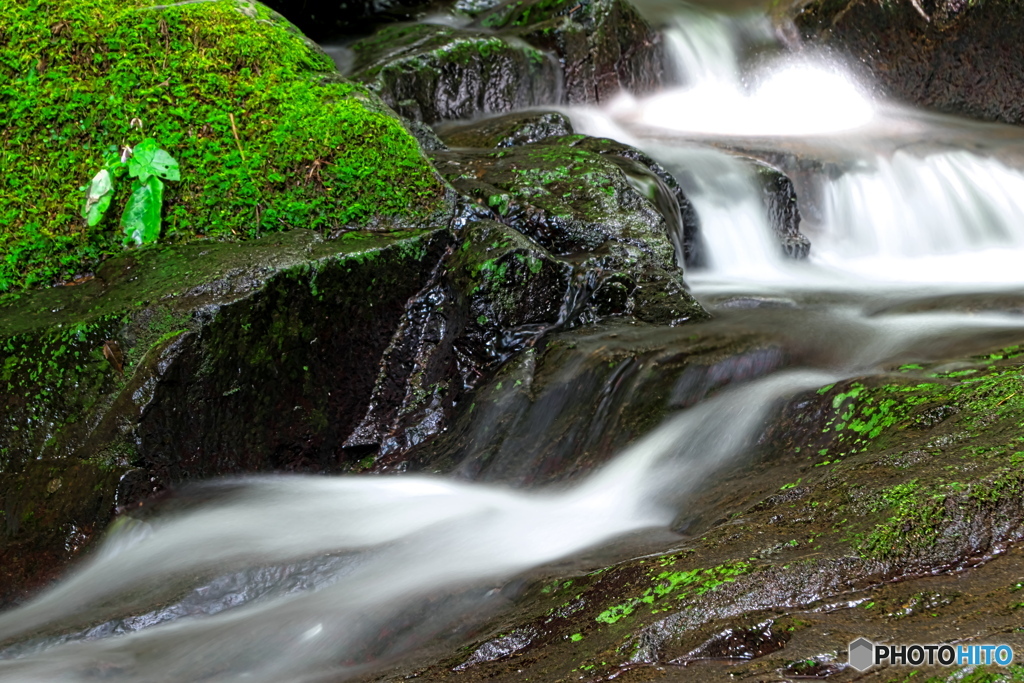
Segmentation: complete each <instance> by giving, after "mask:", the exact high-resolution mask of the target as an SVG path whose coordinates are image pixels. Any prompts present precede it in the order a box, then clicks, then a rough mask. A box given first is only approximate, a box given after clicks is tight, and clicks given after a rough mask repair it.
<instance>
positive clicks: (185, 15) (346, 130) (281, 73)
mask: <svg viewBox="0 0 1024 683" xmlns="http://www.w3.org/2000/svg"><path fill="white" fill-rule="evenodd" d="M0 108H2V109H3V110H4V112H5V114H6V116H5V119H4V125H3V129H2V132H0V143H2V144H0V167H2V168H3V169H4V172H3V174H2V176H0V225H3V230H2V231H0V254H2V256H3V258H2V259H0V290H7V289H11V288H18V287H21V286H25V285H34V284H40V283H51V282H54V281H60V280H63V279H70V278H72V277H74V276H76V275H80V274H83V273H86V272H88V271H90V270H92V269H93V268H94V267H95V266H96V264H97V263H98V262H99V261H100V260H101V259H103V258H105V257H107V256H110V255H113V254H118V253H120V252H121V250H122V247H121V240H122V234H121V229H120V228H119V226H118V217H119V216H120V214H121V211H122V209H123V208H124V206H125V203H126V202H127V199H128V194H129V192H128V187H127V182H122V183H121V186H120V187H118V188H117V191H116V192H115V194H114V196H113V203H112V206H111V208H110V210H109V211H108V214H107V217H106V218H105V219H104V220H103V221H102V222H100V223H99V224H98V225H96V226H95V227H87V225H86V222H85V220H84V219H83V218H82V217H81V215H80V210H81V206H82V204H83V200H84V193H83V191H82V190H81V188H82V187H83V186H84V185H86V184H87V183H88V181H89V179H90V178H91V177H92V176H93V175H94V174H95V173H96V172H97V171H98V170H99V169H100V168H101V167H102V166H103V164H104V163H105V159H106V158H107V156H108V155H110V154H111V153H120V152H121V150H122V149H124V148H126V147H131V146H133V145H135V144H136V143H138V142H140V141H141V140H143V139H144V138H147V137H152V138H155V139H156V141H157V142H158V144H159V145H160V146H162V147H163V148H165V149H166V150H167V151H168V152H170V154H171V155H172V156H173V157H175V158H176V159H177V160H178V162H179V163H180V166H181V180H180V182H170V183H168V184H167V189H166V193H165V195H164V209H163V230H162V234H161V237H160V239H161V241H162V242H164V243H182V242H187V241H188V240H190V239H193V238H195V237H199V236H203V237H207V238H214V239H236V238H245V237H257V236H260V235H264V234H267V233H272V232H277V231H281V230H286V229H290V228H296V227H301V228H315V229H321V230H328V231H332V230H344V229H351V228H353V227H360V228H368V229H373V228H375V227H383V228H384V229H392V228H393V227H394V226H395V225H396V224H397V222H399V221H400V222H401V223H402V224H404V225H408V226H410V227H417V226H419V227H422V226H424V225H429V224H432V223H434V222H436V221H437V220H438V219H441V218H443V216H445V215H450V213H451V203H450V201H449V200H450V197H448V196H447V195H446V192H445V187H444V183H443V182H442V181H441V179H440V178H438V176H437V175H436V174H435V173H434V172H433V169H432V168H431V167H430V164H429V162H428V161H427V160H426V159H425V158H424V157H423V155H422V153H421V151H420V147H419V145H418V144H417V142H416V140H415V139H414V138H413V137H412V136H410V135H409V134H408V133H407V132H406V130H405V129H404V128H403V127H402V125H401V123H400V122H399V121H398V120H397V119H396V118H395V117H394V116H393V115H392V114H391V113H390V112H389V111H388V110H387V108H386V107H385V106H384V105H383V104H382V103H381V102H380V100H378V99H377V98H376V97H375V96H374V95H372V94H370V93H369V92H367V91H366V90H365V89H363V88H361V87H360V86H357V85H354V84H352V83H349V82H347V81H345V80H343V79H341V78H340V77H339V76H338V75H337V74H336V72H335V71H334V66H333V64H332V62H331V60H330V59H329V58H328V57H327V56H326V55H325V54H324V53H323V52H322V51H321V50H319V48H317V47H316V46H315V45H313V44H312V43H310V42H309V41H308V40H307V39H306V38H304V37H303V36H302V35H301V34H300V33H299V32H298V31H297V30H296V29H295V28H294V27H293V26H291V25H290V24H289V23H288V22H286V21H285V20H284V19H283V18H282V17H280V16H279V15H276V14H275V13H273V12H271V11H270V10H269V9H267V8H266V7H264V6H262V5H260V4H258V3H249V2H244V1H242V0H214V1H210V2H198V3H172V4H168V5H153V4H152V3H148V2H142V0H130V1H129V2H120V1H117V2H115V1H114V0H89V1H88V2H78V1H77V0H55V1H54V2H39V1H37V0H15V1H13V2H6V3H4V4H3V6H2V7H0Z"/></svg>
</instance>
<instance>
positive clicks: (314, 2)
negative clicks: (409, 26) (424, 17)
mask: <svg viewBox="0 0 1024 683" xmlns="http://www.w3.org/2000/svg"><path fill="white" fill-rule="evenodd" d="M263 4H265V5H267V6H268V7H270V8H271V9H273V10H275V11H277V12H280V13H281V14H282V15H283V16H285V17H286V18H287V19H288V20H289V21H290V22H292V23H293V24H295V25H296V26H297V27H299V29H301V30H302V32H303V33H305V34H306V35H307V36H309V37H310V38H312V39H313V40H316V41H319V42H324V41H330V40H333V39H337V38H339V37H341V36H348V35H366V34H369V33H371V32H373V30H374V29H375V28H376V27H377V26H379V25H380V24H386V23H391V22H395V21H409V20H410V19H412V18H414V17H415V16H416V14H417V13H418V12H419V11H421V10H424V9H427V8H429V7H430V5H431V4H432V3H431V2H430V0H265V2H264V3H263Z"/></svg>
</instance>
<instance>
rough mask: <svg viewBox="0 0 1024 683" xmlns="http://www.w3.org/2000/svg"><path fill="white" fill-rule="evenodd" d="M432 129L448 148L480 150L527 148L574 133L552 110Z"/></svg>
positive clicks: (518, 113)
mask: <svg viewBox="0 0 1024 683" xmlns="http://www.w3.org/2000/svg"><path fill="white" fill-rule="evenodd" d="M436 128H437V130H438V132H439V133H440V135H441V138H442V139H443V140H444V141H445V142H446V143H447V144H449V145H451V146H452V147H477V148H481V149H491V148H498V147H515V146H516V145H528V144H530V143H532V142H540V141H541V140H544V139H546V138H554V137H559V136H562V135H572V134H573V133H575V131H574V130H573V128H572V123H571V122H570V121H569V119H568V117H566V116H565V114H561V113H559V112H556V111H541V112H516V113H513V114H505V115H503V116H495V117H493V118H489V119H484V120H482V121H472V122H469V123H448V124H445V123H442V124H439V125H438V126H437V127H436Z"/></svg>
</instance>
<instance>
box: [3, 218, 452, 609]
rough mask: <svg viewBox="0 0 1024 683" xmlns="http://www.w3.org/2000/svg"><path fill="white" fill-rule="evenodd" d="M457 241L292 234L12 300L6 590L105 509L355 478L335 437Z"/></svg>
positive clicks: (167, 254)
mask: <svg viewBox="0 0 1024 683" xmlns="http://www.w3.org/2000/svg"><path fill="white" fill-rule="evenodd" d="M451 239H452V238H451V235H450V233H449V232H448V231H447V230H446V229H441V230H432V231H431V230H426V231H424V230H421V231H410V230H401V231H397V232H392V233H379V232H350V233H346V235H345V236H343V237H341V238H338V239H335V240H324V239H323V238H321V237H320V236H319V235H318V234H317V233H315V232H313V231H308V230H294V231H289V232H286V233H280V234H278V235H275V236H272V237H266V238H264V239H261V240H254V241H251V242H243V243H219V242H213V241H210V242H207V243H192V244H188V245H184V246H180V247H175V248H168V247H158V248H145V249H140V250H137V251H135V252H133V253H132V254H130V255H125V256H121V257H118V258H114V259H110V260H108V261H107V262H105V263H104V265H103V267H102V268H101V269H100V270H99V271H98V273H97V275H96V277H95V278H93V279H90V280H88V281H86V282H84V283H82V284H80V285H78V286H74V287H71V286H68V287H57V288H50V289H46V290H37V291H30V292H25V293H23V294H22V295H20V296H19V297H17V298H16V300H14V301H10V300H9V301H8V306H7V308H6V311H5V316H4V317H3V320H2V322H3V327H2V329H0V348H2V349H3V355H2V364H0V367H2V370H0V383H2V386H3V388H4V391H5V398H4V402H3V411H2V414H0V423H2V425H3V429H2V433H3V436H2V442H0V456H2V459H0V499H2V501H3V507H2V508H0V509H3V510H5V512H4V515H5V520H6V533H5V534H4V535H3V536H2V538H0V555H2V556H3V557H4V558H5V559H4V565H5V566H10V567H11V568H13V569H11V572H12V574H17V575H12V576H10V577H9V582H8V583H7V584H6V590H7V591H8V592H10V591H17V590H20V589H22V588H24V587H25V586H26V584H31V583H32V582H36V581H39V580H43V579H45V578H46V575H45V574H44V575H40V574H39V572H38V571H37V570H38V569H39V568H40V566H41V567H42V568H44V569H47V571H55V570H56V569H57V568H58V567H59V566H60V564H61V563H60V562H57V560H58V559H62V560H64V561H66V560H67V559H68V558H69V557H70V556H72V555H73V554H74V552H75V551H76V550H77V549H78V548H80V547H82V546H84V545H85V544H86V542H87V540H88V539H89V538H90V537H91V536H92V535H93V534H95V533H96V532H98V531H100V530H102V528H103V527H104V526H105V524H106V523H107V521H108V520H109V518H110V516H111V514H112V513H113V507H114V503H115V501H116V504H117V505H119V506H121V507H124V506H129V505H134V504H136V503H138V502H140V501H142V500H144V499H145V498H146V497H147V496H150V495H152V494H153V493H154V492H156V491H159V490H162V489H164V488H165V487H169V486H173V485H177V484H180V483H183V482H186V481H192V480H197V479H202V478H207V477H211V476H216V475H223V474H231V473H242V472H253V471H309V472H329V471H339V470H350V469H360V464H359V459H360V458H361V457H363V455H364V454H362V453H359V452H356V453H353V452H350V451H347V450H345V449H344V447H343V446H344V441H345V439H346V438H347V437H348V435H349V434H350V432H351V431H352V430H353V429H354V428H355V427H356V425H357V424H358V422H359V420H360V418H361V417H362V415H363V414H364V413H365V411H366V410H367V408H368V406H369V402H370V399H371V396H372V395H373V388H374V384H375V382H376V380H377V377H378V374H379V373H380V363H381V362H382V359H383V357H384V349H385V348H387V346H388V344H389V343H390V342H391V340H392V338H393V337H395V336H396V335H397V334H399V333H400V331H401V327H402V323H403V321H404V320H405V317H406V315H407V306H408V305H409V301H410V300H413V299H415V295H417V293H418V292H420V290H422V289H423V288H424V287H425V286H426V284H427V283H428V282H429V281H430V279H431V277H432V276H433V273H434V272H435V269H436V266H437V263H438V262H439V260H440V258H441V256H442V253H443V252H444V249H445V247H446V246H447V245H448V244H449V243H450V241H451ZM269 387H272V389H269ZM119 482H120V484H119ZM72 537H74V543H71V542H70V541H68V539H69V538H72ZM40 558H47V559H46V560H45V562H43V561H40ZM33 567H35V570H33ZM7 597H10V594H8V595H7Z"/></svg>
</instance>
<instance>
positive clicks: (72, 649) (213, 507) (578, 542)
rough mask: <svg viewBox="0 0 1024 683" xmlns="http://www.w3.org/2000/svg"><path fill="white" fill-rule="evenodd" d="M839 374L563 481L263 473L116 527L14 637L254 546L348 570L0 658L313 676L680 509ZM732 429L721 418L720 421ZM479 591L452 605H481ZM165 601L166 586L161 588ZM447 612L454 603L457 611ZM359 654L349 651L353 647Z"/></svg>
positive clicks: (31, 674)
mask: <svg viewBox="0 0 1024 683" xmlns="http://www.w3.org/2000/svg"><path fill="white" fill-rule="evenodd" d="M830 379H831V376H830V375H825V374H822V373H813V372H795V373H786V374H779V375H776V376H773V377H771V378H768V379H766V380H762V381H760V382H758V383H757V384H755V385H753V386H750V387H748V388H746V389H745V390H744V391H743V392H741V393H736V394H731V395H730V394H724V395H721V396H719V397H718V398H716V399H713V400H711V401H708V402H706V403H704V404H702V405H701V406H699V407H697V408H694V409H692V410H690V411H687V412H686V413H684V414H682V415H681V416H679V417H678V418H676V419H674V420H672V421H670V422H669V423H667V424H666V425H665V426H663V427H662V428H660V429H659V430H657V431H656V432H654V433H653V434H651V435H650V436H648V437H647V438H645V439H644V440H642V441H641V442H640V443H638V444H637V445H636V446H634V447H632V448H630V449H629V450H628V451H627V452H625V453H623V454H622V455H621V456H619V458H618V459H617V460H616V461H615V462H614V463H612V464H610V465H609V466H608V467H607V468H605V469H604V470H602V471H600V472H598V473H597V474H595V475H594V476H593V477H591V479H589V480H588V481H586V482H584V483H583V484H581V485H580V486H578V487H576V488H575V489H573V490H570V491H567V492H564V493H524V492H515V491H509V490H503V489H500V488H495V487H486V486H480V485H476V486H473V485H467V484H458V483H455V482H450V481H444V480H440V479H429V478H424V477H411V476H410V477H394V478H390V477H389V478H376V477H370V478H367V477H364V478H355V477H349V478H333V479H326V478H312V477H305V478H300V477H291V478H254V479H250V480H247V481H243V482H241V483H242V487H241V489H240V490H236V491H234V492H233V493H230V494H229V495H228V496H227V497H226V499H225V500H224V501H223V502H220V503H214V504H208V505H207V506H206V507H204V508H203V509H202V510H200V511H198V512H194V513H192V514H187V515H182V516H180V517H172V518H169V519H164V520H162V521H159V522H157V523H154V524H153V525H152V526H146V527H145V529H144V533H140V530H139V528H138V525H135V526H133V528H131V529H129V530H122V531H121V532H120V533H115V534H114V535H113V536H112V537H111V538H110V539H109V540H108V542H107V544H106V546H105V547H104V551H103V552H102V553H100V555H99V556H98V557H97V558H96V559H94V560H93V561H91V562H89V563H88V564H87V565H86V566H85V567H83V568H82V569H81V570H80V571H79V572H78V573H77V574H76V575H75V576H73V577H72V578H70V579H68V580H66V581H65V582H64V583H63V584H61V585H60V586H58V587H57V588H55V589H53V590H52V591H50V592H48V593H46V594H44V595H43V596H42V597H41V598H40V599H39V600H37V601H36V602H34V603H32V604H30V605H29V606H27V607H24V608H22V609H19V610H16V611H14V612H10V613H8V614H6V615H4V616H3V617H0V639H7V638H11V637H12V636H18V635H23V634H31V633H33V632H36V631H37V630H40V629H43V630H45V628H46V627H48V626H51V625H53V624H60V625H63V626H78V627H79V628H81V627H82V626H85V625H89V624H90V623H91V622H92V621H95V620H96V618H97V615H103V614H107V613H109V614H111V615H116V614H119V613H123V612H124V611H131V610H133V609H134V610H138V608H139V606H140V605H142V604H147V603H149V602H151V601H157V600H158V599H159V598H160V597H162V598H164V599H165V600H166V599H167V597H169V596H167V595H162V594H161V593H162V591H165V590H166V586H168V582H170V581H171V580H172V579H174V578H175V577H177V578H178V580H180V578H181V577H195V576H203V575H207V574H209V573H210V572H219V573H223V572H226V571H231V570H234V569H237V568H239V567H243V566H246V565H248V564H252V563H257V562H258V563H266V564H271V563H281V562H288V561H297V560H302V559H304V558H307V557H310V556H316V555H322V554H325V553H342V554H350V555H351V560H350V561H349V562H348V564H347V565H346V566H344V567H343V569H342V570H341V571H339V572H338V573H339V574H341V576H340V577H338V580H337V581H336V583H333V584H330V585H326V586H324V587H322V588H321V589H320V590H319V591H316V592H309V591H302V592H294V593H285V594H284V595H279V596H271V597H269V598H268V599H265V600H257V601H255V602H254V603H252V604H249V605H246V606H243V607H239V608H236V609H233V610H227V611H224V612H222V613H220V614H215V615H213V616H206V617H205V618H202V619H187V618H186V619H179V620H177V621H174V622H173V623H170V624H164V625H162V626H160V627H158V628H152V629H148V630H143V631H140V632H137V633H131V634H128V635H124V636H121V637H119V638H107V639H102V640H86V641H82V642H71V643H66V644H63V645H59V646H57V647H52V648H49V649H44V650H42V651H41V652H39V653H38V654H27V655H24V656H22V657H21V658H19V659H14V660H11V661H6V662H4V661H0V677H2V678H3V680H5V681H77V680H84V679H85V678H87V677H88V676H89V674H90V673H91V672H97V671H102V672H103V673H104V680H128V681H141V680H145V681H186V680H200V679H202V680H206V679H207V678H208V677H212V678H213V679H214V680H234V679H236V678H244V679H245V680H247V681H283V680H305V679H306V678H307V677H310V676H318V675H324V674H325V672H327V671H330V672H331V675H335V676H338V675H344V674H345V673H346V672H349V673H353V672H358V671H359V670H361V669H362V667H361V665H360V663H359V660H360V659H362V658H367V656H368V655H367V653H368V652H369V653H371V654H373V653H374V648H375V647H376V646H377V642H376V641H377V639H376V634H377V633H379V632H381V631H383V630H385V629H386V628H387V626H388V623H389V621H391V620H393V619H396V615H400V613H401V610H402V608H413V607H415V606H416V605H417V604H418V603H420V602H422V601H423V600H425V599H428V598H429V597H430V596H431V595H436V594H437V592H438V591H444V590H450V589H453V588H455V587H458V586H460V585H473V584H474V583H478V582H480V581H487V580H491V581H498V582H500V581H502V580H504V579H506V578H507V577H509V576H510V575H513V574H514V573H516V572H518V571H522V570H524V569H527V568H529V567H532V566H536V565H538V564H541V563H544V562H548V561H550V560H553V559H556V558H559V557H563V556H565V555H568V554H571V553H574V552H577V551H579V550H582V549H584V548H586V547H588V546H591V545H593V544H595V543H598V542H601V541H604V540H606V539H608V538H611V537H614V536H616V535H619V534H622V533H625V532H628V531H632V530H636V529H641V528H645V527H650V526H658V525H666V524H667V523H668V522H669V521H670V520H671V518H672V516H673V514H674V511H673V509H672V508H671V507H670V506H668V505H665V504H664V503H663V498H664V497H665V496H666V495H670V496H671V497H672V498H673V499H674V500H678V499H679V498H680V496H685V494H686V492H687V491H690V490H692V489H693V488H694V487H696V486H699V484H700V482H701V481H703V480H704V478H705V477H707V476H708V475H709V474H710V473H712V472H713V471H714V470H716V469H717V468H719V467H721V466H722V465H723V464H726V463H728V461H729V460H730V459H731V458H734V457H735V456H736V455H737V453H738V452H739V451H740V450H741V449H742V448H743V447H744V446H746V445H747V443H748V441H749V440H750V438H751V437H752V436H753V435H754V433H755V432H754V430H755V429H756V428H757V427H759V426H760V421H761V419H762V417H763V415H764V413H765V412H766V410H767V409H768V408H769V407H771V406H772V404H773V399H775V398H776V397H779V396H783V395H786V394H789V393H792V392H793V391H795V390H799V389H802V388H808V387H814V386H819V385H821V384H823V383H826V382H828V381H830ZM723 435H724V436H723ZM482 602H486V600H481V599H478V600H476V601H472V602H471V603H470V604H457V605H455V607H454V608H453V614H448V615H444V614H432V620H427V621H428V623H425V624H424V631H425V632H424V633H423V634H421V635H419V636H417V634H416V633H415V629H413V632H412V633H409V634H406V635H405V637H406V638H407V639H408V640H410V641H412V642H413V643H415V644H422V643H423V642H424V641H426V640H428V639H429V638H430V636H431V635H432V633H433V629H437V624H436V621H435V620H437V619H440V620H441V621H442V623H444V624H445V625H447V624H448V623H449V622H450V621H451V620H454V619H459V618H470V617H471V615H472V614H473V613H474V612H475V611H477V610H479V609H480V608H481V604H480V603H482ZM156 604H159V602H158V601H157V602H156ZM446 616H447V619H445V617H446ZM346 661H350V662H351V663H349V664H347V665H341V664H339V663H340V662H346Z"/></svg>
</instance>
